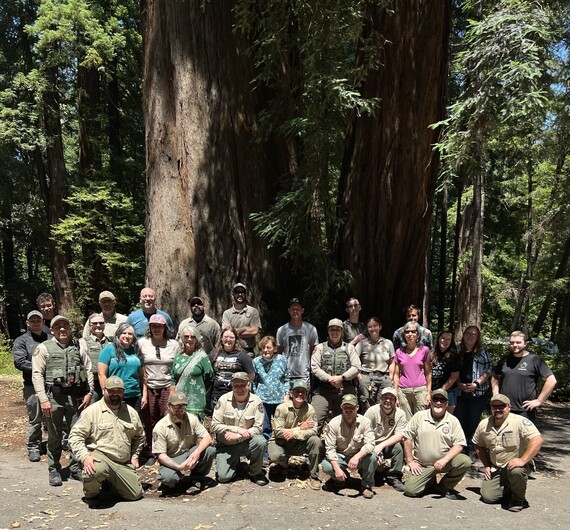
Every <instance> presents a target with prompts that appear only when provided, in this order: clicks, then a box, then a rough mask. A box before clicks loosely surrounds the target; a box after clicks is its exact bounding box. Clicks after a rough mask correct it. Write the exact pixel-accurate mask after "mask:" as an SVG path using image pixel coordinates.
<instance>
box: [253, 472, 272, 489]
mask: <svg viewBox="0 0 570 530" xmlns="http://www.w3.org/2000/svg"><path fill="white" fill-rule="evenodd" d="M249 478H250V480H251V481H252V482H253V483H254V484H257V485H258V486H267V484H269V480H267V477H266V476H265V475H263V474H260V475H252V476H251V477H249Z"/></svg>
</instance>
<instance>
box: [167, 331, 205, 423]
mask: <svg viewBox="0 0 570 530" xmlns="http://www.w3.org/2000/svg"><path fill="white" fill-rule="evenodd" d="M201 340H202V337H201V335H200V332H199V331H198V330H197V329H196V328H195V327H194V326H192V325H191V324H189V325H187V326H186V327H185V328H184V329H183V330H182V332H181V346H182V352H180V353H178V354H176V356H175V357H174V363H173V365H172V372H170V375H171V378H172V379H171V382H170V392H171V393H172V392H174V391H176V392H183V393H184V394H185V395H186V399H187V404H186V412H189V413H191V414H194V415H195V416H196V417H197V418H198V419H199V420H200V421H204V418H205V417H206V408H207V400H206V396H207V395H208V389H209V388H210V386H211V384H212V381H213V379H214V369H213V368H212V363H211V362H210V359H209V358H208V355H206V352H205V351H204V350H203V348H202V341H201Z"/></svg>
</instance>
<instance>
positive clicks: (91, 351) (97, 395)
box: [79, 313, 126, 403]
mask: <svg viewBox="0 0 570 530" xmlns="http://www.w3.org/2000/svg"><path fill="white" fill-rule="evenodd" d="M125 318H126V317H125ZM87 327H88V328H89V335H88V336H87V337H83V338H81V339H79V350H80V351H81V352H82V353H83V352H86V353H87V355H89V358H90V359H91V371H92V372H93V397H92V398H91V403H96V402H97V401H99V400H100V399H101V398H102V397H103V390H102V389H101V385H100V383H99V372H98V367H99V354H100V353H101V350H102V349H103V348H104V347H105V346H107V344H110V343H111V341H110V340H109V338H108V337H107V336H106V335H105V327H106V324H105V318H104V317H103V315H102V314H100V313H93V314H92V315H91V316H90V317H89V319H88V320H87Z"/></svg>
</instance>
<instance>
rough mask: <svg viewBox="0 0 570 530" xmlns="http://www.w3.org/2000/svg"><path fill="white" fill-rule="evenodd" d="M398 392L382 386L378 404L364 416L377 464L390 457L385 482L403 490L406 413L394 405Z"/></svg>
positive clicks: (397, 489) (398, 489)
mask: <svg viewBox="0 0 570 530" xmlns="http://www.w3.org/2000/svg"><path fill="white" fill-rule="evenodd" d="M397 397H398V393H397V392H396V390H394V389H393V388H384V389H382V393H381V395H380V404H379V405H373V406H372V407H370V408H369V409H368V410H367V411H366V413H365V414H364V417H366V418H368V419H369V420H370V423H371V424H372V429H373V430H374V444H375V445H374V452H375V453H376V454H377V455H378V465H379V466H380V464H381V463H383V462H384V459H385V458H389V459H390V469H389V470H388V472H387V473H386V482H387V483H388V484H389V485H390V486H392V487H393V488H394V489H395V490H396V491H404V484H403V483H402V469H403V467H404V450H403V448H402V441H403V440H404V435H403V433H404V429H405V427H406V423H407V420H406V413H405V412H404V411H403V410H402V409H400V408H398V407H396V398H397Z"/></svg>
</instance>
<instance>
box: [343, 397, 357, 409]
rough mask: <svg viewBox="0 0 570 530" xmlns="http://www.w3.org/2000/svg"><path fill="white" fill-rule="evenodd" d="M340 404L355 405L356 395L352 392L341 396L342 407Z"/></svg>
mask: <svg viewBox="0 0 570 530" xmlns="http://www.w3.org/2000/svg"><path fill="white" fill-rule="evenodd" d="M342 405H354V406H357V405H358V399H356V396H355V395H354V394H345V395H344V396H342V403H341V407H342Z"/></svg>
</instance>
